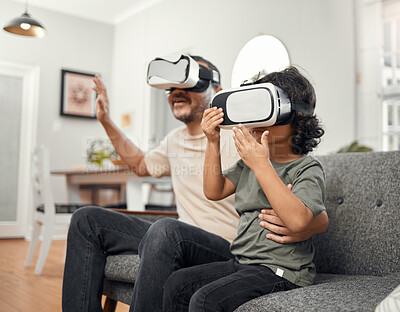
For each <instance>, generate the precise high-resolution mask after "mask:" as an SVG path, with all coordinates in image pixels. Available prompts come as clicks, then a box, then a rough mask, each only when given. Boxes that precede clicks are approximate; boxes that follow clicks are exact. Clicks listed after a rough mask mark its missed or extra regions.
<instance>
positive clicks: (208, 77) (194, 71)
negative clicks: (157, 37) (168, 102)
mask: <svg viewBox="0 0 400 312" xmlns="http://www.w3.org/2000/svg"><path fill="white" fill-rule="evenodd" d="M211 81H213V82H216V83H220V77H219V73H218V72H217V71H215V70H209V69H208V68H207V67H205V66H203V65H200V64H199V63H197V62H196V61H195V60H194V59H193V58H192V57H190V56H189V55H184V54H182V55H180V57H179V58H176V59H162V58H156V59H154V60H152V61H151V62H150V64H149V66H148V69H147V83H148V84H149V85H150V86H152V87H155V88H158V89H164V90H171V89H172V90H173V89H176V88H178V89H185V90H187V91H192V92H203V91H205V90H206V89H207V88H208V86H209V85H210V82H211ZM172 90H171V91H172Z"/></svg>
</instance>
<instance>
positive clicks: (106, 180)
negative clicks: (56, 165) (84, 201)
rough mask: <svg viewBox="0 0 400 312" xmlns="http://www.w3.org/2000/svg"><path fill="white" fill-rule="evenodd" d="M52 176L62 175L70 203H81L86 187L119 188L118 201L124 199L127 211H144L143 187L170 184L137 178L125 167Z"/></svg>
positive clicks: (165, 179)
mask: <svg viewBox="0 0 400 312" xmlns="http://www.w3.org/2000/svg"><path fill="white" fill-rule="evenodd" d="M51 174H52V175H63V176H65V178H66V183H67V194H68V200H69V202H71V203H79V202H81V198H80V191H81V189H82V188H83V187H87V186H93V187H96V186H105V187H107V186H109V187H110V186H111V187H112V186H119V187H120V201H121V202H122V201H123V200H124V199H125V198H126V204H127V210H130V211H144V210H145V204H146V203H145V200H144V196H143V185H144V184H145V183H148V184H153V185H154V184H171V178H170V177H163V178H154V177H138V176H137V175H135V174H134V173H133V172H132V171H131V170H129V168H128V167H127V166H115V167H105V168H102V167H93V168H85V169H79V170H74V169H68V170H53V171H51Z"/></svg>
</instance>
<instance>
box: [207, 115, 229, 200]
mask: <svg viewBox="0 0 400 312" xmlns="http://www.w3.org/2000/svg"><path fill="white" fill-rule="evenodd" d="M222 116H223V112H222V110H221V109H219V110H217V109H216V108H215V107H214V108H209V109H206V110H205V111H204V115H203V121H202V123H201V126H202V129H203V132H204V133H205V135H206V136H207V147H206V154H205V159H204V169H203V191H204V195H205V196H206V197H207V198H208V199H210V200H220V199H223V198H225V197H227V196H229V195H231V194H233V193H234V192H235V190H236V187H235V186H234V185H233V183H232V182H231V181H230V180H229V179H228V178H227V177H225V176H224V175H223V174H222V168H221V152H220V134H219V128H218V125H219V124H220V123H221V122H222V120H223V119H222Z"/></svg>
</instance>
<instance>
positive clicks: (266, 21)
mask: <svg viewBox="0 0 400 312" xmlns="http://www.w3.org/2000/svg"><path fill="white" fill-rule="evenodd" d="M354 23H355V21H354V10H353V1H350V0H324V1H321V0H301V1H299V0H279V1H278V0H251V1H243V0H219V1H212V0H203V1H201V2H198V1H188V0H168V1H162V2H160V3H158V4H157V5H155V6H153V7H151V8H149V9H147V10H145V11H143V12H141V13H138V14H136V15H134V16H132V17H131V18H129V19H127V20H125V21H123V22H121V23H120V24H118V25H117V26H116V29H115V38H114V40H115V41H114V55H113V57H114V59H113V61H114V63H113V76H112V77H113V78H112V90H113V94H112V101H113V102H114V109H113V110H112V116H113V118H114V120H116V121H117V122H119V121H120V117H121V114H123V113H126V112H133V122H134V126H133V127H132V129H130V130H129V132H130V133H131V136H135V137H137V138H138V140H139V142H140V144H141V146H142V147H145V143H146V140H147V138H146V134H147V130H146V129H148V127H150V126H151V125H148V124H147V123H146V119H147V118H148V111H147V109H148V105H149V104H148V103H149V87H148V86H147V85H146V84H145V75H146V66H147V63H148V61H149V60H151V59H152V58H154V57H156V56H160V55H166V54H169V53H173V52H175V51H182V50H186V51H189V52H191V53H193V54H198V55H202V56H204V57H205V58H207V59H209V60H210V61H212V62H213V63H215V64H216V65H217V67H218V68H219V69H220V71H221V73H222V81H223V87H225V88H227V87H229V86H230V76H231V71H232V67H233V64H234V61H235V58H236V56H237V55H238V53H239V51H240V49H241V48H242V46H243V45H244V44H245V43H246V42H247V41H249V40H250V39H252V38H253V37H255V36H257V35H260V34H271V35H274V36H276V37H277V38H279V39H280V40H281V41H282V42H283V43H284V45H285V46H286V48H287V49H288V51H289V55H290V58H291V61H292V63H293V64H295V65H299V66H301V67H303V68H304V69H306V71H307V72H308V74H309V76H310V77H311V81H312V82H313V83H314V86H315V88H316V91H317V114H318V116H319V117H320V119H321V121H322V123H323V125H324V126H325V130H326V134H325V136H324V137H323V141H322V143H321V144H320V147H319V149H318V153H319V154H323V153H328V152H333V151H336V150H337V149H338V148H340V147H342V146H343V145H345V144H348V143H350V142H351V141H353V140H354V139H355V128H356V125H355V122H354V121H355V40H354ZM128 134H129V133H128Z"/></svg>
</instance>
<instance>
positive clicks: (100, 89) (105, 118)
mask: <svg viewBox="0 0 400 312" xmlns="http://www.w3.org/2000/svg"><path fill="white" fill-rule="evenodd" d="M93 82H94V83H95V85H96V87H94V88H93V90H94V91H96V93H97V99H96V117H97V119H98V120H99V121H100V122H101V123H102V124H104V123H107V122H109V121H110V110H109V107H108V97H107V90H106V88H105V86H104V84H103V82H102V81H101V79H100V77H99V76H98V75H95V77H94V78H93Z"/></svg>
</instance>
